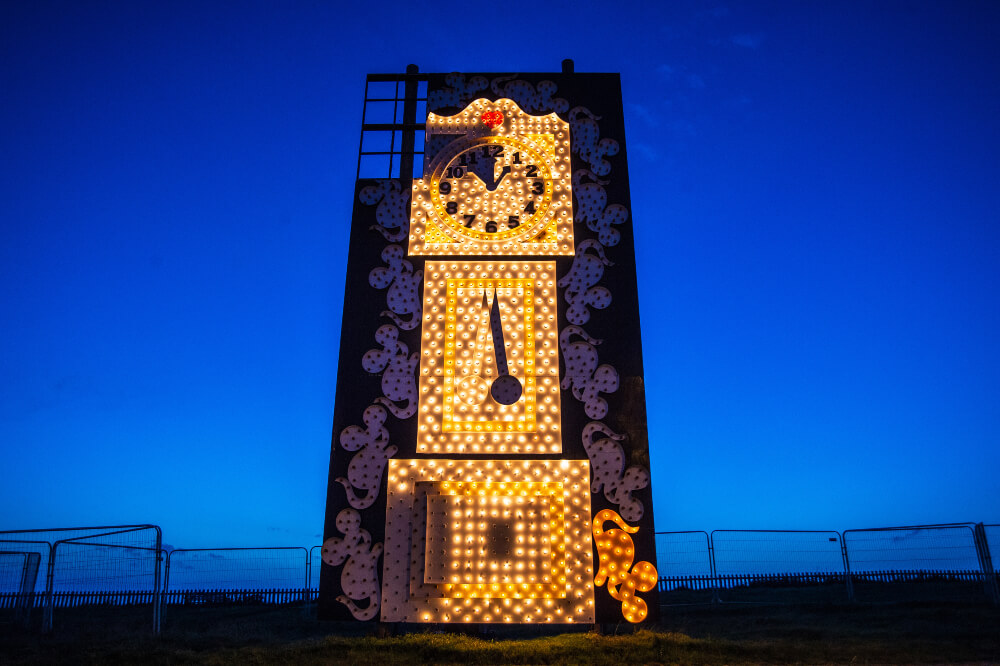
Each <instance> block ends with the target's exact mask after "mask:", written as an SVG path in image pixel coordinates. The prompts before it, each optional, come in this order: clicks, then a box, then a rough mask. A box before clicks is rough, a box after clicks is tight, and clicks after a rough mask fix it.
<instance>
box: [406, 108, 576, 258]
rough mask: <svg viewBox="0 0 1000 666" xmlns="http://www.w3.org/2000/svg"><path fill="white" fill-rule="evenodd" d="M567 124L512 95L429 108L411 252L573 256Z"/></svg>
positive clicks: (415, 197) (416, 184)
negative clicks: (532, 110)
mask: <svg viewBox="0 0 1000 666" xmlns="http://www.w3.org/2000/svg"><path fill="white" fill-rule="evenodd" d="M572 181H573V179H572V173H571V169H570V129H569V123H567V122H566V121H565V120H562V119H561V118H559V117H558V116H557V115H556V114H554V113H551V114H548V115H545V116H532V115H530V114H527V113H525V112H524V111H522V110H521V109H520V108H519V107H518V106H517V104H516V103H515V102H514V101H513V100H510V99H500V100H496V101H489V100H486V99H481V100H476V101H475V102H472V103H471V104H469V106H467V107H466V108H465V109H464V110H463V111H461V112H460V113H458V114H456V115H454V116H438V115H436V114H433V113H429V114H428V115H427V123H426V132H425V152H424V169H423V174H422V176H421V177H420V178H415V179H414V180H413V183H412V190H411V199H410V229H409V247H408V253H409V254H410V255H411V256H417V255H431V256H440V257H445V256H473V255H480V256H482V255H503V256H534V257H538V256H572V255H573V253H574V246H573V186H572Z"/></svg>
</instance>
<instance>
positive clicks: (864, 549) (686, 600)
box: [656, 523, 1000, 605]
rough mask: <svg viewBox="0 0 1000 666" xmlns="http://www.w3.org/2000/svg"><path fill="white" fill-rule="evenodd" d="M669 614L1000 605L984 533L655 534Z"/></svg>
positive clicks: (931, 528) (994, 533)
mask: <svg viewBox="0 0 1000 666" xmlns="http://www.w3.org/2000/svg"><path fill="white" fill-rule="evenodd" d="M656 539H657V560H658V567H659V572H660V584H659V588H658V589H659V591H660V594H661V601H662V603H663V604H664V605H683V604H692V603H708V602H711V603H810V602H824V603H837V602H845V601H849V602H854V601H862V602H873V601H874V602H877V601H905V600H914V599H924V600H946V601H952V600H977V599H978V600H987V601H990V602H992V603H994V604H998V605H1000V594H998V581H997V578H998V576H997V573H996V571H995V569H994V568H993V565H992V559H991V556H990V545H994V546H997V547H1000V543H998V541H1000V526H996V525H983V524H982V523H978V524H974V523H956V524H947V525H917V526H909V527H884V528H870V529H852V530H845V531H844V532H843V533H841V532H837V531H833V530H829V531H803V530H715V531H713V532H711V533H706V532H657V533H656Z"/></svg>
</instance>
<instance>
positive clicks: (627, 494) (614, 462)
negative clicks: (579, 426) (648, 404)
mask: <svg viewBox="0 0 1000 666" xmlns="http://www.w3.org/2000/svg"><path fill="white" fill-rule="evenodd" d="M595 435H604V437H602V438H600V439H595ZM625 438H626V437H625V435H619V434H618V433H616V432H614V431H613V430H611V429H610V428H609V427H608V426H606V425H604V424H603V423H601V422H600V421H591V422H590V423H588V424H587V425H586V426H584V428H583V448H584V449H585V450H586V451H587V457H589V458H590V465H591V469H593V476H594V482H593V484H592V485H591V486H590V492H592V493H598V492H600V491H601V489H602V488H603V489H604V496H605V497H607V498H608V501H609V502H613V503H614V504H617V505H618V510H619V511H621V515H622V517H623V518H624V519H625V520H630V521H632V522H636V521H638V520H639V519H641V518H642V514H643V513H644V512H645V509H644V507H643V506H642V502H640V501H639V500H638V499H636V498H635V497H632V493H633V492H635V491H637V490H642V489H643V488H645V487H646V486H648V485H649V470H647V469H644V468H642V467H639V466H637V465H631V466H629V468H628V469H625V451H624V449H623V448H622V446H621V444H619V443H618V442H620V441H623V440H624V439H625Z"/></svg>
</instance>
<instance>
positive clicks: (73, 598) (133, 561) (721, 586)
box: [0, 523, 1000, 632]
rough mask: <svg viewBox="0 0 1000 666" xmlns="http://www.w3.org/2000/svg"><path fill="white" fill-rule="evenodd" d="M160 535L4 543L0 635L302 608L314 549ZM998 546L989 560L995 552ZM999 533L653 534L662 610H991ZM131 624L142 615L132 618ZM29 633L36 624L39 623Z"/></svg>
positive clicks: (315, 567) (50, 533)
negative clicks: (871, 606) (938, 605)
mask: <svg viewBox="0 0 1000 666" xmlns="http://www.w3.org/2000/svg"><path fill="white" fill-rule="evenodd" d="M161 543H162V538H161V533H160V529H159V528H158V527H156V526H155V525H118V526H112V527H88V528H59V529H50V530H19V531H6V532H0V623H9V624H11V625H15V626H20V627H28V626H29V625H30V622H29V618H30V615H31V613H32V611H33V610H34V611H41V613H42V619H41V622H40V623H39V622H36V623H35V624H36V625H40V627H41V629H42V630H43V631H50V630H52V628H53V619H52V618H53V612H54V610H55V609H69V608H74V607H79V608H82V607H97V606H100V607H107V608H115V607H119V608H121V609H123V610H124V611H125V612H128V613H133V614H134V613H135V612H136V611H137V610H139V611H140V612H142V613H146V612H149V613H150V614H151V616H152V628H153V631H154V632H159V630H160V623H161V613H162V610H163V608H165V607H171V606H185V607H189V608H197V607H211V606H223V605H247V604H270V605H278V604H300V605H302V604H306V605H308V604H310V603H312V602H313V601H315V600H316V598H317V596H318V592H317V588H318V586H319V571H320V568H321V566H322V560H321V550H320V549H321V546H313V547H311V548H305V547H298V546H294V547H262V548H211V549H208V548H199V549H176V550H173V551H170V552H169V553H167V552H165V551H163V550H161ZM991 547H992V549H991ZM991 550H992V551H993V552H1000V525H983V524H982V523H979V524H973V523H959V524H949V525H919V526H914V527H887V528H878V529H853V530H846V531H844V532H843V533H841V532H836V531H832V530H830V531H791V530H788V531H779V530H715V531H713V532H710V533H709V532H700V531H689V532H657V533H656V552H657V567H658V569H659V573H660V580H659V586H658V591H659V593H660V601H661V604H663V605H667V606H670V605H680V604H704V603H840V602H849V601H861V602H879V601H909V600H917V599H919V600H949V601H952V600H961V601H984V600H989V601H992V602H993V603H994V604H998V605H1000V594H998V580H997V579H998V574H997V572H996V570H995V569H994V567H993V561H992V558H991V555H990V552H991ZM136 617H138V616H136ZM36 620H37V615H36Z"/></svg>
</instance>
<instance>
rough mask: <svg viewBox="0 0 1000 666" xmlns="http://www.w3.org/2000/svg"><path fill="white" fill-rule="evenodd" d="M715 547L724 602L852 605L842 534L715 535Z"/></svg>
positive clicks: (732, 532)
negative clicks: (848, 598)
mask: <svg viewBox="0 0 1000 666" xmlns="http://www.w3.org/2000/svg"><path fill="white" fill-rule="evenodd" d="M711 545H712V552H713V556H714V563H715V574H716V577H717V583H718V589H719V592H718V594H719V599H720V600H721V601H723V602H741V603H748V602H749V603H842V602H846V601H847V585H846V579H845V575H844V559H843V553H842V550H841V539H840V533H839V532H835V531H832V530H826V531H799V530H715V531H714V532H712V534H711Z"/></svg>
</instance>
